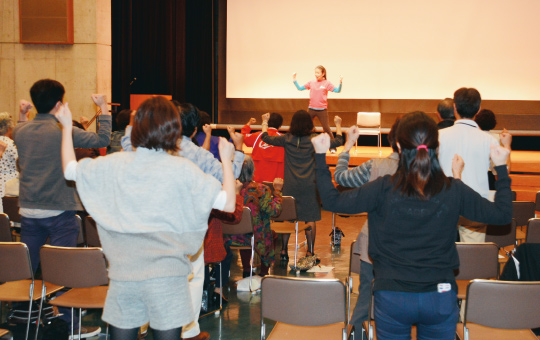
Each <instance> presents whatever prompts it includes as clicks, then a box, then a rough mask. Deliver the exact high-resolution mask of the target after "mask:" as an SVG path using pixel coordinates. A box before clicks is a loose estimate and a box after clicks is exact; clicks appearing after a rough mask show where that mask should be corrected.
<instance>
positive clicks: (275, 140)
mask: <svg viewBox="0 0 540 340" xmlns="http://www.w3.org/2000/svg"><path fill="white" fill-rule="evenodd" d="M268 119H270V114H269V113H265V114H263V115H262V124H261V125H262V135H261V139H262V140H263V142H265V143H266V144H269V145H273V146H285V135H281V136H269V135H268V132H267V131H268Z"/></svg>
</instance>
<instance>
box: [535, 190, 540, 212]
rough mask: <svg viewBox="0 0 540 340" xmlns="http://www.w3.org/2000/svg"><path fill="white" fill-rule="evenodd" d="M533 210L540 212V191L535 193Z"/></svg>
mask: <svg viewBox="0 0 540 340" xmlns="http://www.w3.org/2000/svg"><path fill="white" fill-rule="evenodd" d="M535 210H536V211H540V191H538V192H537V193H536V200H535Z"/></svg>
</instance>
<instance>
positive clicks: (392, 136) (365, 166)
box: [334, 118, 400, 329]
mask: <svg viewBox="0 0 540 340" xmlns="http://www.w3.org/2000/svg"><path fill="white" fill-rule="evenodd" d="M399 121H400V118H398V119H396V121H395V122H394V124H393V125H392V128H391V129H390V133H389V134H388V142H389V143H390V146H392V151H393V152H392V153H391V154H390V156H388V157H387V158H373V159H370V160H369V161H367V162H365V163H362V164H361V165H359V166H357V167H355V168H352V169H349V158H350V155H349V151H350V150H351V149H352V147H353V146H354V145H355V142H356V140H357V139H358V136H359V130H358V127H357V126H353V127H351V128H350V129H349V130H348V131H347V141H346V142H345V146H344V147H343V151H342V152H341V153H340V154H339V157H338V161H337V164H336V170H335V172H334V179H335V181H336V183H337V184H339V185H341V186H343V187H347V188H358V187H361V186H362V185H364V184H366V183H368V182H372V181H374V180H375V179H377V178H379V177H382V176H385V175H393V174H394V173H395V172H396V170H397V167H398V164H399V149H398V147H397V144H396V130H397V127H398V124H399ZM368 238H369V230H368V223H367V221H366V223H364V226H363V227H362V230H361V231H360V233H359V234H358V238H357V239H356V243H355V246H356V248H357V251H358V252H359V253H360V286H359V287H358V292H359V293H358V300H356V306H355V308H354V311H353V315H352V317H351V323H352V324H353V326H354V328H355V329H362V322H364V321H366V320H367V319H368V311H369V300H370V298H371V281H373V278H374V277H373V263H372V262H371V259H370V258H369V255H368Z"/></svg>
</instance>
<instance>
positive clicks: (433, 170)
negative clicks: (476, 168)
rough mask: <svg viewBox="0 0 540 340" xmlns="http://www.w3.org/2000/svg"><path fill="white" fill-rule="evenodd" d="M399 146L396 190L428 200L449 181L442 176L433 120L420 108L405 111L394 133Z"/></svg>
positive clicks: (437, 140)
mask: <svg viewBox="0 0 540 340" xmlns="http://www.w3.org/2000/svg"><path fill="white" fill-rule="evenodd" d="M396 139H397V143H399V146H400V148H401V151H400V157H399V165H398V169H397V171H396V173H395V174H394V175H393V176H392V178H393V180H394V183H395V185H396V190H399V191H401V193H402V194H404V195H405V196H411V197H418V198H423V199H429V198H430V197H432V196H434V195H436V194H438V193H439V192H440V191H441V190H442V189H443V188H444V186H445V185H446V184H447V183H449V180H448V178H447V177H446V176H445V175H444V173H443V171H442V169H441V166H440V164H439V159H438V158H437V148H438V147H439V131H438V129H437V125H436V124H435V121H434V120H433V119H432V118H431V117H429V116H428V115H427V114H425V113H424V112H421V111H416V112H411V113H408V114H406V115H405V116H404V117H403V118H402V119H401V121H400V122H399V126H398V128H397V132H396ZM424 145H425V146H426V148H427V150H426V149H424V148H418V146H424Z"/></svg>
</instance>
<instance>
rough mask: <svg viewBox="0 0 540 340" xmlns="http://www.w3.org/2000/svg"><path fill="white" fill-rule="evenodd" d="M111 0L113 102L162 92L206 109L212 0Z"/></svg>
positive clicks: (209, 88) (209, 95) (123, 103)
mask: <svg viewBox="0 0 540 340" xmlns="http://www.w3.org/2000/svg"><path fill="white" fill-rule="evenodd" d="M111 3H112V100H113V102H115V103H120V104H121V109H126V108H129V96H130V94H168V95H172V97H173V98H174V99H176V100H178V101H180V102H191V103H193V104H194V105H196V106H198V107H199V108H200V109H201V110H205V111H207V112H209V113H211V110H212V1H206V0H205V1H185V0H156V1H147V0H122V1H116V0H115V1H112V2H111ZM134 78H137V79H136V80H135V81H134ZM132 81H133V83H132V85H131V86H130V85H129V84H130V83H131V82H132Z"/></svg>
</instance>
